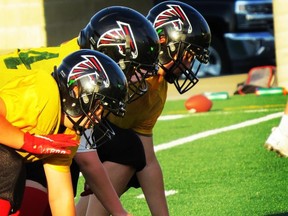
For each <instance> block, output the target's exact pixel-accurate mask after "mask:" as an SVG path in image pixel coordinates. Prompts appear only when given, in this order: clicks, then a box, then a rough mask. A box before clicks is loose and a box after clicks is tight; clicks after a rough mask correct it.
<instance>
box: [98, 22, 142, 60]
mask: <svg viewBox="0 0 288 216" xmlns="http://www.w3.org/2000/svg"><path fill="white" fill-rule="evenodd" d="M117 24H118V26H119V28H115V29H111V30H109V31H107V32H105V33H104V34H103V35H101V36H100V38H99V40H98V43H97V47H101V46H118V51H119V53H120V54H121V55H123V56H126V54H125V53H126V49H130V53H131V55H132V58H133V59H135V58H137V56H138V48H137V45H136V42H135V38H134V35H133V32H132V30H131V27H130V25H129V24H128V23H124V22H120V21H117Z"/></svg>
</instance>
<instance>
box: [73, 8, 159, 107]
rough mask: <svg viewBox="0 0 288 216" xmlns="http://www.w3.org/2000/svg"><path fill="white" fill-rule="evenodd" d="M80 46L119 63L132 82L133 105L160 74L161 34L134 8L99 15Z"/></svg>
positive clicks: (84, 32) (86, 29) (130, 99)
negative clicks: (151, 81) (146, 80)
mask: <svg viewBox="0 0 288 216" xmlns="http://www.w3.org/2000/svg"><path fill="white" fill-rule="evenodd" d="M78 44H79V46H80V48H82V49H83V48H86V49H94V50H98V51H100V52H103V53H105V54H106V55H108V56H110V57H111V58H112V59H113V60H114V61H116V62H117V63H118V65H119V66H120V67H121V69H122V70H123V72H124V73H125V75H126V78H127V80H128V86H129V99H128V100H129V101H128V102H129V103H130V102H132V101H134V100H135V99H137V98H139V97H140V96H142V95H143V94H144V93H146V91H147V83H146V82H145V78H147V77H148V76H150V75H155V74H157V71H158V55H159V52H160V43H159V38H158V35H157V33H156V31H155V29H154V28H153V26H152V24H151V23H150V22H149V21H148V20H147V19H146V18H145V16H143V15H142V14H140V13H139V12H137V11H135V10H133V9H131V8H127V7H124V6H112V7H107V8H105V9H102V10H101V11H99V12H97V13H96V14H95V15H94V16H93V17H92V18H91V20H90V22H89V23H88V25H87V26H86V27H85V28H84V29H83V30H82V31H81V32H80V34H79V37H78Z"/></svg>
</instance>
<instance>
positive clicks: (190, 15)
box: [147, 1, 211, 94]
mask: <svg viewBox="0 0 288 216" xmlns="http://www.w3.org/2000/svg"><path fill="white" fill-rule="evenodd" d="M147 19H148V20H150V21H151V23H153V26H154V28H155V29H156V31H157V33H158V35H159V38H160V43H161V51H160V54H159V65H160V67H161V68H162V69H163V70H164V71H165V76H164V77H165V79H166V80H167V81H168V82H169V83H174V85H175V87H176V88H177V90H178V92H179V93H180V94H183V93H185V92H187V91H188V90H189V89H191V88H192V87H193V86H195V85H196V83H197V82H198V78H197V73H198V71H199V69H200V66H201V64H202V63H204V64H206V63H208V60H209V51H208V48H209V46H210V42H211V33H210V28H209V26H208V24H207V22H206V20H205V19H204V18H203V16H202V15H201V14H200V13H199V12H198V11H197V10H195V9H194V8H193V7H191V6H190V5H188V4H186V3H183V2H177V1H165V2H162V3H160V4H158V5H155V6H154V7H153V8H152V9H151V10H150V11H149V13H148V15H147ZM187 53H190V54H192V55H193V58H192V59H191V60H190V63H189V62H188V63H187V61H186V62H185V61H184V60H185V59H186V57H185V55H186V54H187ZM172 63H173V64H172ZM171 64H172V65H171ZM196 65H197V67H196ZM175 71H176V72H175ZM179 71H182V72H181V74H179ZM180 77H182V79H183V78H184V81H183V84H180V82H179V78H180Z"/></svg>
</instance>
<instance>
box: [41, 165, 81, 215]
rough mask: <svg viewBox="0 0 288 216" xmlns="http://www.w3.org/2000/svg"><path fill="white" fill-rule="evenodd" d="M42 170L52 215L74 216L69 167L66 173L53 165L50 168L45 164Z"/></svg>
mask: <svg viewBox="0 0 288 216" xmlns="http://www.w3.org/2000/svg"><path fill="white" fill-rule="evenodd" d="M62 169H63V167H62ZM44 170H45V175H46V179H47V186H48V198H49V204H50V207H51V211H52V215H55V216H63V215H65V216H75V215H76V211H75V204H74V194H73V188H72V183H71V174H70V171H69V167H67V170H68V171H62V170H61V171H60V170H57V169H55V165H53V166H51V165H50V164H48V163H45V164H44Z"/></svg>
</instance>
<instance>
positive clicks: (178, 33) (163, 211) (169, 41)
mask: <svg viewBox="0 0 288 216" xmlns="http://www.w3.org/2000/svg"><path fill="white" fill-rule="evenodd" d="M147 19H148V20H150V21H151V23H152V24H153V26H154V28H155V29H156V31H157V33H158V36H159V38H160V44H161V51H160V55H159V66H160V68H159V70H158V74H157V75H153V76H151V77H147V78H146V82H147V83H148V91H147V92H146V93H145V94H144V95H143V96H142V97H140V98H139V99H137V100H136V101H134V102H132V103H129V104H128V105H127V110H126V114H125V116H124V118H116V117H114V116H113V115H110V116H109V117H108V119H109V122H111V125H112V127H113V129H114V130H115V131H117V133H116V134H115V136H114V137H113V138H112V140H111V141H108V143H106V144H105V145H102V146H100V147H99V148H98V155H99V157H100V159H101V161H102V162H103V164H104V166H105V167H106V169H107V171H108V173H109V176H110V178H111V181H112V183H113V185H114V188H115V190H116V191H117V193H118V195H119V196H121V194H123V193H124V192H125V191H126V190H127V187H130V186H133V187H139V186H140V187H141V188H142V190H143V193H144V195H145V198H146V200H147V203H148V206H149V208H150V212H151V215H161V216H165V215H169V211H168V206H167V202H166V198H165V193H164V182H163V175H162V171H161V167H160V165H159V163H158V160H157V158H156V156H155V152H154V146H153V128H154V125H155V123H156V121H157V118H158V117H159V116H160V114H161V112H162V109H163V107H164V104H165V101H166V96H167V86H168V83H171V84H174V86H175V87H176V88H177V90H178V92H179V93H180V94H183V93H185V92H187V91H188V90H190V89H191V88H192V87H193V86H195V85H196V84H197V82H198V78H197V73H198V71H199V68H200V66H201V64H202V63H204V64H205V63H207V62H208V58H209V52H208V48H209V46H210V42H211V33H210V29H209V26H208V24H207V22H206V20H205V19H204V18H203V16H202V15H201V14H200V13H199V12H198V11H197V10H195V9H194V8H193V7H191V6H189V5H187V4H185V3H181V2H177V1H165V2H164V3H161V4H159V5H156V6H154V7H153V8H152V9H151V10H150V11H149V14H148V16H147ZM98 21H99V22H100V19H99V20H98ZM95 23H96V21H95ZM93 24H94V22H93V23H91V26H92V25H93ZM104 28H105V27H104ZM98 29H99V31H101V27H100V26H99V25H98V28H94V31H91V32H90V33H89V35H90V41H92V42H93V44H91V46H93V48H94V49H96V50H101V49H107V51H108V49H109V48H110V46H109V45H108V46H105V44H101V46H98V45H99V43H98V40H99V39H100V38H101V37H100V36H101V33H98ZM80 40H81V38H80ZM95 136H97V134H95ZM139 141H140V142H141V143H142V144H143V147H144V151H145V156H146V166H145V167H144V169H141V170H138V169H137V166H136V165H137V164H138V163H136V162H137V161H130V160H129V145H130V146H131V148H133V145H135V143H138V142H139ZM124 143H125V145H126V146H127V147H126V148H125V149H124V148H122V145H123V144H124ZM81 145H83V143H82V142H81V144H80V146H81ZM131 157H132V158H133V155H132V156H131ZM134 173H135V176H133V177H132V179H131V176H132V175H133V174H134ZM130 179H131V180H130ZM129 181H130V182H129ZM88 184H89V183H88ZM88 193H89V190H86V193H85V194H88ZM87 199H88V198H87V196H86V197H83V196H82V197H81V198H80V201H79V204H80V203H82V204H84V203H85V200H86V201H87ZM77 207H79V208H80V205H78V206H77ZM92 212H94V213H95V214H96V215H108V213H107V212H106V211H105V209H104V208H103V207H102V206H101V203H99V202H98V201H97V200H96V197H95V196H90V197H89V206H88V208H87V211H86V215H89V214H90V213H92ZM82 215H85V213H82Z"/></svg>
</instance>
